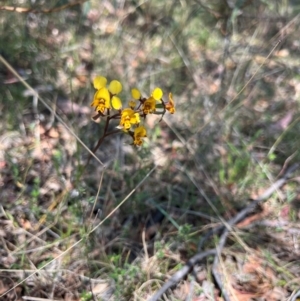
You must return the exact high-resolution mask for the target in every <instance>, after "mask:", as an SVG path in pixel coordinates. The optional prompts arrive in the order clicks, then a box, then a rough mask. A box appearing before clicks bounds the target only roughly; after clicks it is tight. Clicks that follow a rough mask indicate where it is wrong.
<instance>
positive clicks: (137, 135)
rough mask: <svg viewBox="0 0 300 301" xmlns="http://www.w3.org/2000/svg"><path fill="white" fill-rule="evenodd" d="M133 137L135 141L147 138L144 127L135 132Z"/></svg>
mask: <svg viewBox="0 0 300 301" xmlns="http://www.w3.org/2000/svg"><path fill="white" fill-rule="evenodd" d="M133 136H134V138H135V139H136V138H143V137H147V131H146V129H145V128H144V127H143V126H139V127H137V128H136V129H135V130H134V134H133Z"/></svg>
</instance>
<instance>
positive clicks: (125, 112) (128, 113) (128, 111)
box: [121, 108, 134, 117]
mask: <svg viewBox="0 0 300 301" xmlns="http://www.w3.org/2000/svg"><path fill="white" fill-rule="evenodd" d="M133 114H134V111H133V110H132V109H130V108H126V109H124V110H122V113H121V116H122V117H127V116H131V115H133Z"/></svg>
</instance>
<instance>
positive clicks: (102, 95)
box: [94, 88, 110, 109]
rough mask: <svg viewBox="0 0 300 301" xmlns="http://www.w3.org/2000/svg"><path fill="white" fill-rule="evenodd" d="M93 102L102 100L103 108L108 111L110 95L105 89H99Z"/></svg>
mask: <svg viewBox="0 0 300 301" xmlns="http://www.w3.org/2000/svg"><path fill="white" fill-rule="evenodd" d="M94 100H104V101H105V107H106V108H107V109H110V94H109V91H108V90H107V89H106V88H101V89H100V90H98V91H97V92H96V94H95V97H94Z"/></svg>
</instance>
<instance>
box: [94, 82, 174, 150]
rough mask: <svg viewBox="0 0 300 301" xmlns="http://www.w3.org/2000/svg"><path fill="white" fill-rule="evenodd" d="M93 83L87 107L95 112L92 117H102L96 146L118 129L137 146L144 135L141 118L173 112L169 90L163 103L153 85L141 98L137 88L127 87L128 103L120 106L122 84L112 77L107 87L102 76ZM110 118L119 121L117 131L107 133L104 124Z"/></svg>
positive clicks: (144, 130)
mask: <svg viewBox="0 0 300 301" xmlns="http://www.w3.org/2000/svg"><path fill="white" fill-rule="evenodd" d="M93 84H94V88H95V89H96V90H97V91H96V93H95V95H94V99H93V102H92V103H91V106H92V107H94V108H95V111H96V112H97V115H96V116H94V117H93V119H97V118H99V117H100V116H102V117H106V126H105V130H104V134H103V136H102V137H101V138H100V140H99V142H98V144H97V146H96V149H97V148H98V147H99V146H100V144H101V142H102V140H103V139H104V138H105V137H107V136H109V135H111V134H114V133H116V132H118V131H120V130H122V131H123V132H124V133H125V134H128V135H129V136H131V137H132V139H133V142H132V144H133V145H136V146H141V145H142V144H143V138H145V137H147V131H146V128H145V126H144V125H142V122H141V120H145V119H146V117H147V115H149V114H157V115H161V116H162V117H163V116H164V114H165V113H166V112H167V111H168V112H170V113H171V114H174V113H175V106H174V101H173V98H172V93H169V99H168V101H167V102H165V101H164V100H163V91H162V90H161V89H160V88H155V89H154V90H153V91H152V93H151V95H150V96H148V97H143V96H142V94H141V92H140V91H139V90H138V89H137V88H133V89H132V90H131V96H132V98H131V100H130V101H129V102H128V106H127V107H124V108H123V104H122V101H121V99H120V98H119V96H118V94H119V93H120V92H121V91H122V84H121V83H120V82H119V81H117V80H112V81H111V82H110V84H109V85H108V86H107V79H106V78H105V77H103V76H96V78H95V79H94V81H93ZM112 119H117V120H119V125H118V126H117V129H118V131H113V132H107V130H108V124H109V122H110V120H112ZM94 151H95V150H94Z"/></svg>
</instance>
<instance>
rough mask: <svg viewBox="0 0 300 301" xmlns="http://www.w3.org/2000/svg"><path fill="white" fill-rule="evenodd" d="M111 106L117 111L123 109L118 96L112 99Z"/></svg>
mask: <svg viewBox="0 0 300 301" xmlns="http://www.w3.org/2000/svg"><path fill="white" fill-rule="evenodd" d="M111 105H112V107H113V108H114V109H115V110H120V109H122V101H121V99H120V98H119V97H118V96H113V97H112V99H111Z"/></svg>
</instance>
